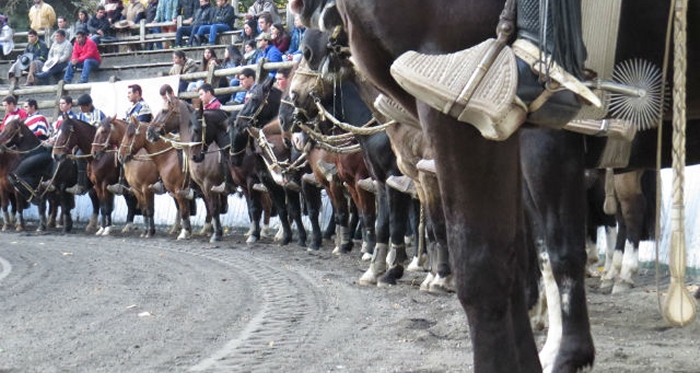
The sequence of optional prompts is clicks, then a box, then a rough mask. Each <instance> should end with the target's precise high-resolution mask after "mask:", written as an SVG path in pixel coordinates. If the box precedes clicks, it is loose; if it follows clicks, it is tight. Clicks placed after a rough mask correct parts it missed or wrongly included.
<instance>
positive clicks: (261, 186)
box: [253, 183, 268, 193]
mask: <svg viewBox="0 0 700 373" xmlns="http://www.w3.org/2000/svg"><path fill="white" fill-rule="evenodd" d="M253 190H257V191H258V192H261V193H267V192H268V191H267V187H266V186H265V185H264V184H262V183H255V184H253Z"/></svg>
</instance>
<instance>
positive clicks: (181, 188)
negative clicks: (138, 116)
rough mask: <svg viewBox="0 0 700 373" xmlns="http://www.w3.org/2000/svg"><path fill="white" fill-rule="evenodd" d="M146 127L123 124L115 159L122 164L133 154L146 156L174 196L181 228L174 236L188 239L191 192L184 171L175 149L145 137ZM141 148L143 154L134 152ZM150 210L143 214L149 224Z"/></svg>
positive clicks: (145, 125)
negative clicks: (125, 126) (124, 128)
mask: <svg viewBox="0 0 700 373" xmlns="http://www.w3.org/2000/svg"><path fill="white" fill-rule="evenodd" d="M148 127H149V124H148V123H131V124H129V125H128V126H127V128H126V132H124V137H123V138H122V141H121V145H120V147H119V152H118V156H119V159H120V160H121V162H122V163H125V164H126V163H128V162H130V161H131V160H132V159H134V158H135V157H139V158H141V159H143V158H147V159H149V160H151V161H152V162H153V163H154V164H155V166H156V169H157V170H158V174H160V177H161V179H162V180H163V184H164V185H165V189H166V190H168V191H169V192H170V193H171V195H172V196H173V198H175V202H176V206H177V208H178V214H179V217H180V221H181V223H182V231H181V232H180V234H179V235H178V236H177V240H185V239H189V238H190V237H191V235H192V226H191V224H190V201H189V199H188V196H189V193H190V192H191V191H190V189H189V186H188V184H187V179H188V175H187V173H186V172H185V171H183V168H182V165H181V162H180V160H179V157H178V151H177V149H175V148H174V147H173V146H172V145H171V144H169V143H167V142H165V141H164V140H159V141H149V140H147V138H146V131H147V130H148ZM141 149H144V150H146V154H140V155H138V152H139V151H140V150H141ZM149 202H150V201H149ZM149 207H150V206H149ZM153 212H154V211H153V210H147V211H146V213H145V214H144V217H146V218H147V219H148V223H149V226H152V224H153Z"/></svg>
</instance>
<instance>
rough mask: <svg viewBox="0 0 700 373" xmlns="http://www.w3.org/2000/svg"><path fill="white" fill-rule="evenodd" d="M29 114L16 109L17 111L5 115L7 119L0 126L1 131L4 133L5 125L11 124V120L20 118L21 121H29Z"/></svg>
mask: <svg viewBox="0 0 700 373" xmlns="http://www.w3.org/2000/svg"><path fill="white" fill-rule="evenodd" d="M27 116H28V114H27V112H26V111H24V109H22V108H15V111H13V112H10V113H7V114H5V118H4V119H3V120H2V123H1V124H0V131H2V130H3V129H4V128H5V125H6V124H7V123H10V121H11V120H13V119H15V118H19V119H20V120H25V119H27Z"/></svg>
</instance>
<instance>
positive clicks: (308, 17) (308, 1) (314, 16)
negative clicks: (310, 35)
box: [289, 0, 342, 29]
mask: <svg viewBox="0 0 700 373" xmlns="http://www.w3.org/2000/svg"><path fill="white" fill-rule="evenodd" d="M289 5H290V7H291V9H292V11H293V12H294V13H296V14H298V15H299V17H300V18H301V23H303V24H304V25H305V26H306V27H309V28H313V29H317V28H332V27H333V26H335V25H339V24H341V22H342V19H341V18H340V14H339V13H338V11H337V9H336V6H335V0H291V1H290V2H289Z"/></svg>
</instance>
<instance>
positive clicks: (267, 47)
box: [255, 32, 282, 76]
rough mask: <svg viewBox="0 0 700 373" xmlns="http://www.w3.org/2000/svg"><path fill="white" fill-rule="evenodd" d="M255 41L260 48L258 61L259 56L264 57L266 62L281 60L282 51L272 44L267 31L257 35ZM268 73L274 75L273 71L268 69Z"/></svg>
mask: <svg viewBox="0 0 700 373" xmlns="http://www.w3.org/2000/svg"><path fill="white" fill-rule="evenodd" d="M256 41H257V42H258V49H260V55H259V56H258V61H260V59H261V58H265V59H266V60H267V62H282V52H280V50H279V49H277V47H275V46H274V45H272V36H270V34H269V33H267V32H263V33H262V34H260V35H258V37H257V38H256ZM258 61H255V62H258ZM269 74H270V76H275V71H274V70H270V71H269Z"/></svg>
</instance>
